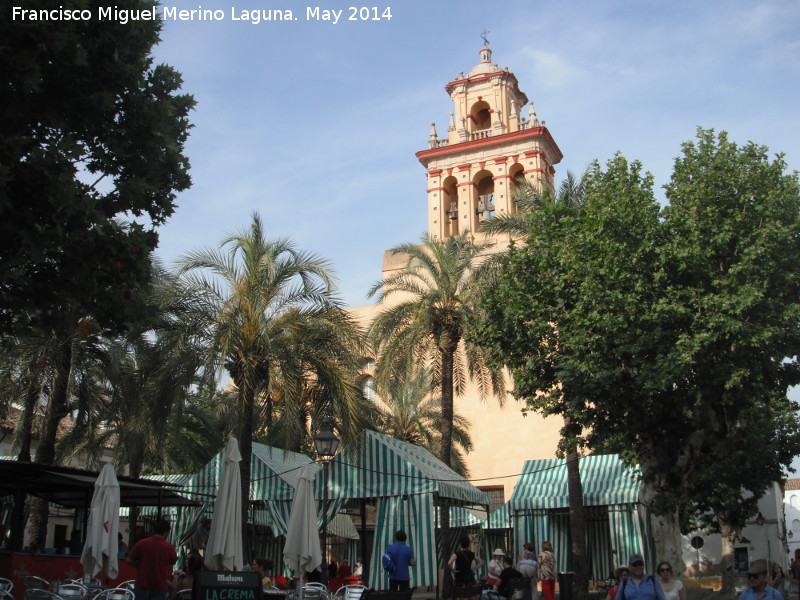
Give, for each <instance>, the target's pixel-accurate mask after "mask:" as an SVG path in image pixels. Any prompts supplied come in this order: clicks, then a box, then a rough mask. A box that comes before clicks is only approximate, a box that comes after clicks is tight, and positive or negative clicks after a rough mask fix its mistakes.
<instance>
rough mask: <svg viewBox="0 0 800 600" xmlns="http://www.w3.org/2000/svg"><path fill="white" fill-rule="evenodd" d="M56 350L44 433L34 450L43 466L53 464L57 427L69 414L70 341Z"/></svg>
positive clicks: (66, 341)
mask: <svg viewBox="0 0 800 600" xmlns="http://www.w3.org/2000/svg"><path fill="white" fill-rule="evenodd" d="M58 350H59V351H58V352H57V355H56V364H55V365H54V366H55V369H54V371H53V381H52V395H51V396H50V401H49V402H48V403H47V410H46V412H45V421H44V432H43V433H42V439H41V440H40V441H39V446H38V447H37V448H36V462H37V463H41V464H43V465H52V464H53V463H54V462H55V459H56V438H57V437H58V425H59V423H61V420H62V419H63V418H64V417H66V416H67V415H68V414H69V399H68V397H67V392H68V389H69V378H70V370H71V367H72V340H71V339H67V340H65V341H62V342H61V343H60V344H59V349H58Z"/></svg>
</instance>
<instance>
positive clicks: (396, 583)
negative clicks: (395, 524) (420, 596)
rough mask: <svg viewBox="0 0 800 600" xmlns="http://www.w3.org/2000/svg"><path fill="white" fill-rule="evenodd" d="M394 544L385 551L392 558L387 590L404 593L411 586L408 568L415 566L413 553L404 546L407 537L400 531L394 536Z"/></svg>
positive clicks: (408, 547)
mask: <svg viewBox="0 0 800 600" xmlns="http://www.w3.org/2000/svg"><path fill="white" fill-rule="evenodd" d="M394 539H395V540H396V541H395V543H394V544H392V545H391V546H389V547H388V548H387V549H386V554H388V555H389V556H391V557H392V562H394V573H392V574H391V575H389V589H390V590H391V591H398V592H405V591H406V590H408V589H409V587H410V585H411V574H410V573H409V572H408V567H413V566H414V565H416V564H417V559H416V558H414V551H413V550H412V549H411V547H410V546H409V545H408V544H406V540H407V539H408V537H407V536H406V532H405V531H403V530H402V529H401V530H400V531H398V532H396V533H395V534H394Z"/></svg>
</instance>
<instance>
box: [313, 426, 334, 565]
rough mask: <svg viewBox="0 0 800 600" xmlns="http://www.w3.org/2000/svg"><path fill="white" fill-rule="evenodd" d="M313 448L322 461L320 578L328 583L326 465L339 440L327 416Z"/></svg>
mask: <svg viewBox="0 0 800 600" xmlns="http://www.w3.org/2000/svg"><path fill="white" fill-rule="evenodd" d="M314 447H315V448H316V450H317V456H319V459H320V460H321V461H322V477H323V485H322V564H323V565H324V568H323V572H322V578H323V580H324V581H328V463H330V461H331V459H332V458H333V457H334V455H335V454H336V449H337V448H338V447H339V438H338V437H336V434H335V433H334V432H333V419H331V418H330V417H329V416H327V415H326V416H325V418H323V419H322V425H320V427H319V433H318V434H317V435H315V436H314Z"/></svg>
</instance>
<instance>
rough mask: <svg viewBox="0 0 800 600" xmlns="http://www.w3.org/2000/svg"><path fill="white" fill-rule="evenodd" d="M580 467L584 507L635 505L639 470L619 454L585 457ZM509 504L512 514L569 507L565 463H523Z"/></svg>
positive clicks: (638, 485)
mask: <svg viewBox="0 0 800 600" xmlns="http://www.w3.org/2000/svg"><path fill="white" fill-rule="evenodd" d="M579 466H580V472H581V484H582V485H583V502H584V504H585V505H586V506H608V505H616V504H635V503H636V502H638V499H639V487H640V483H641V482H640V471H639V469H638V468H631V467H627V466H625V465H624V464H623V462H622V460H621V459H620V458H619V456H618V455H616V454H602V455H597V456H584V457H582V458H581V459H580V462H579ZM509 503H510V508H511V510H512V511H519V510H529V509H547V508H565V507H567V506H569V494H568V492H567V465H566V461H565V460H563V459H555V458H553V459H545V460H528V461H525V466H524V467H523V473H522V477H521V478H520V480H519V482H518V483H517V485H516V487H515V488H514V493H513V494H512V495H511V500H510V501H509Z"/></svg>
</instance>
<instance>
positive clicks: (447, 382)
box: [439, 348, 455, 551]
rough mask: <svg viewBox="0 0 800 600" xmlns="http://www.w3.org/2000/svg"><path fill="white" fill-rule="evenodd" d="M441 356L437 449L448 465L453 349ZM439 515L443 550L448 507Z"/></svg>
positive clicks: (447, 532) (447, 542) (447, 535)
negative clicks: (439, 433)
mask: <svg viewBox="0 0 800 600" xmlns="http://www.w3.org/2000/svg"><path fill="white" fill-rule="evenodd" d="M441 356H442V371H441V373H442V445H441V448H440V449H439V458H440V459H441V461H442V462H443V463H444V464H446V465H447V466H450V458H451V453H452V449H453V360H454V357H455V351H454V350H450V349H449V348H445V349H443V350H442V351H441ZM440 515H441V538H442V548H445V551H447V549H449V548H450V507H448V506H442V507H441V509H440Z"/></svg>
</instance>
